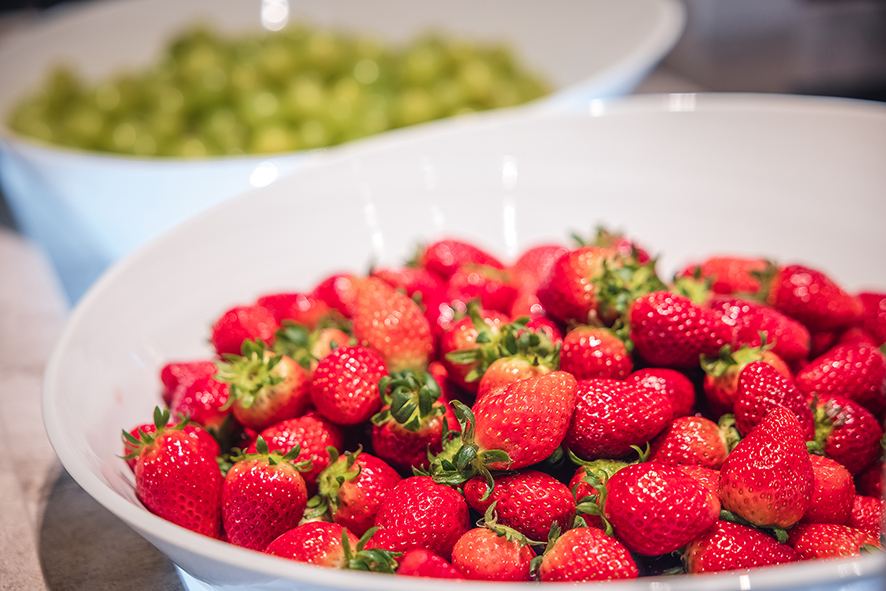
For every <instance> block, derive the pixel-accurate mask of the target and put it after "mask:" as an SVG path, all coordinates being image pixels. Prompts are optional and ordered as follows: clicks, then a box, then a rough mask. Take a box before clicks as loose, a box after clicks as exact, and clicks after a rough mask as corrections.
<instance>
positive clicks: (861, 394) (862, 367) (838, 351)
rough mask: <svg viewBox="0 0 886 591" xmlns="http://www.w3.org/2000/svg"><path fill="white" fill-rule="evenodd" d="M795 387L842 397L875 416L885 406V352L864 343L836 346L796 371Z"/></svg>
mask: <svg viewBox="0 0 886 591" xmlns="http://www.w3.org/2000/svg"><path fill="white" fill-rule="evenodd" d="M797 386H799V387H800V389H801V390H803V392H806V393H807V394H809V395H811V394H813V393H815V394H817V395H818V396H831V395H836V396H842V397H844V398H849V399H850V400H854V401H856V402H858V403H859V404H861V405H862V406H864V407H865V408H867V409H868V410H869V411H871V413H873V414H874V416H879V415H880V414H881V413H882V412H883V410H884V409H886V355H884V354H883V352H882V351H880V349H879V348H877V347H873V346H871V345H868V344H865V343H847V344H842V345H835V346H834V347H833V348H831V349H830V350H829V351H827V352H826V353H824V354H823V355H821V356H820V357H818V358H816V359H813V360H812V361H811V362H810V363H809V364H808V365H806V366H805V367H803V368H802V369H800V371H798V372H797Z"/></svg>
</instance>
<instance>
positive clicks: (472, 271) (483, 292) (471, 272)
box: [446, 264, 517, 314]
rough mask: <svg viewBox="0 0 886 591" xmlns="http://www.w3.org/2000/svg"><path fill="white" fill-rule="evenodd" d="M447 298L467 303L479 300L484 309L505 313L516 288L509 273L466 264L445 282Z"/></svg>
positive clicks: (509, 306) (515, 294) (513, 297)
mask: <svg viewBox="0 0 886 591" xmlns="http://www.w3.org/2000/svg"><path fill="white" fill-rule="evenodd" d="M446 285H447V290H448V292H449V294H450V295H449V297H448V299H449V300H455V299H457V300H460V301H462V302H464V303H465V304H467V303H468V302H470V301H471V300H479V301H480V305H481V306H483V308H484V309H486V310H498V311H499V312H502V313H505V314H507V313H508V312H509V311H510V310H511V306H512V305H513V303H514V299H515V298H516V297H517V289H516V288H515V287H514V286H513V285H512V284H511V276H510V274H509V273H508V272H507V271H505V270H502V269H499V268H495V267H490V266H487V265H477V264H467V265H463V266H461V267H459V268H458V269H457V270H456V271H455V273H453V274H452V275H451V276H450V277H449V281H448V282H447V284H446Z"/></svg>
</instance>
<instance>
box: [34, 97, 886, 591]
mask: <svg viewBox="0 0 886 591" xmlns="http://www.w3.org/2000/svg"><path fill="white" fill-rule="evenodd" d="M392 137H393V136H390V137H388V138H381V137H380V138H377V139H376V140H369V141H367V142H365V143H363V144H362V145H360V146H357V145H354V146H352V147H350V148H346V149H344V150H342V151H340V152H338V153H336V154H332V153H330V154H329V155H328V158H325V159H324V160H325V162H319V163H317V164H316V165H314V166H312V167H311V168H309V169H306V170H304V171H302V172H301V173H300V174H298V175H292V176H290V177H287V178H285V179H281V180H280V181H278V182H277V183H274V184H272V185H270V186H268V187H265V188H263V189H257V190H255V191H252V192H250V193H248V194H246V195H243V196H240V197H237V198H235V199H232V200H229V201H228V202H226V203H224V204H222V205H219V206H217V207H216V208H214V209H212V210H211V211H209V212H206V213H204V214H201V215H200V216H198V217H196V218H195V219H192V220H189V221H187V222H185V223H184V224H182V225H180V226H179V227H177V228H175V229H174V230H172V231H170V232H168V233H167V234H165V235H164V236H163V237H162V238H160V239H157V240H155V241H153V242H152V243H150V244H149V245H148V246H146V247H143V248H141V249H139V250H138V252H136V253H135V254H133V255H131V256H129V257H127V258H126V259H125V260H124V261H121V262H120V263H118V264H116V265H115V266H114V267H113V268H112V269H111V270H110V271H108V272H107V273H106V274H105V275H104V276H103V277H102V278H101V279H100V280H99V281H98V282H97V283H96V285H95V286H94V287H93V288H92V289H91V290H90V291H89V292H88V293H87V295H86V296H85V297H84V298H83V299H82V300H81V301H80V303H79V304H78V305H77V307H76V308H75V310H74V311H73V313H72V315H71V317H70V319H69V321H68V324H67V326H66V328H65V330H64V333H63V335H62V337H61V338H60V340H59V342H58V344H57V346H56V348H55V350H54V352H53V355H52V357H51V360H50V362H49V365H48V367H47V370H46V376H45V386H44V400H43V404H44V406H43V410H44V416H45V422H46V428H47V431H48V433H49V436H50V439H51V441H52V444H53V446H54V447H55V450H56V451H57V453H58V455H59V457H60V458H61V461H62V463H63V464H64V466H65V468H66V469H67V470H68V472H69V473H70V474H71V475H72V476H73V477H74V479H75V480H76V481H77V482H78V483H79V484H80V485H81V486H82V487H83V488H84V489H85V490H86V491H87V492H88V493H89V494H91V495H92V496H93V497H95V498H96V499H97V500H98V501H99V502H100V503H102V504H103V505H104V506H106V507H107V508H108V509H110V510H111V511H112V512H114V513H115V514H116V515H118V516H119V517H120V518H121V519H123V520H124V521H125V522H126V523H128V524H129V525H131V526H132V527H133V528H134V529H135V530H137V531H138V532H139V533H141V534H142V535H143V536H145V537H146V538H147V539H148V540H149V541H151V542H152V543H153V544H155V545H156V546H157V547H158V548H159V549H160V550H161V551H163V552H164V553H165V554H167V555H168V556H169V557H170V558H171V559H172V560H173V561H174V562H175V563H176V564H177V565H178V566H179V567H180V568H181V569H183V570H184V571H186V572H187V573H189V575H190V577H193V578H194V579H196V580H198V581H203V582H205V583H206V584H209V585H214V586H216V587H217V588H220V589H229V588H237V587H238V586H241V585H247V584H248V585H253V586H252V587H250V589H267V590H271V589H283V588H292V586H293V585H295V587H296V588H298V589H363V590H367V591H368V590H383V591H407V590H410V591H411V590H413V589H415V588H417V587H418V584H417V583H416V582H415V581H414V580H404V579H401V578H395V577H389V576H374V575H366V574H357V573H352V572H340V571H331V570H323V569H317V568H313V567H310V566H306V565H302V564H296V563H292V562H289V561H286V560H283V559H278V558H275V557H271V556H264V555H260V554H256V553H254V552H250V551H247V550H243V549H240V548H236V547H234V546H230V545H227V544H225V543H222V542H219V541H216V540H213V539H209V538H206V537H203V536H200V535H197V534H194V533H192V532H189V531H185V530H183V529H181V528H179V527H178V526H175V525H173V524H171V523H169V522H166V521H164V520H162V519H160V518H158V517H155V516H154V515H152V514H150V513H148V512H147V511H146V510H144V509H143V508H142V507H141V505H140V504H139V502H138V501H137V500H136V496H135V494H134V491H133V485H132V477H131V474H130V471H129V469H128V468H127V466H126V465H125V464H124V463H123V461H122V460H121V459H120V458H118V457H117V454H118V453H119V451H120V446H121V443H120V439H119V433H120V429H122V428H124V427H130V426H132V425H135V424H138V423H140V422H143V421H144V419H145V417H148V416H150V413H151V410H152V408H153V407H154V406H155V405H156V404H157V403H158V400H159V397H158V391H159V390H158V372H159V369H160V367H161V366H162V365H163V364H164V363H165V362H167V361H169V360H171V359H186V358H195V357H205V356H210V355H212V351H211V350H210V348H209V347H208V344H207V342H206V341H207V335H208V330H209V326H210V324H211V322H212V321H213V320H214V319H215V318H216V317H217V316H218V315H220V314H221V313H222V312H223V311H224V310H225V309H227V308H228V307H230V306H232V305H235V304H238V303H246V302H249V301H252V300H253V299H254V298H256V297H257V296H259V295H261V294H263V293H267V292H272V291H275V290H279V289H290V290H307V289H310V288H311V287H312V286H313V285H314V284H315V282H316V281H318V280H319V279H320V278H322V277H323V276H325V275H327V274H329V273H332V272H335V271H340V270H352V271H355V272H360V271H361V270H363V269H365V268H367V265H368V262H369V261H371V260H376V261H380V262H385V261H388V262H395V261H399V260H402V259H403V258H405V257H407V256H408V255H409V254H410V253H411V252H412V249H413V247H414V246H415V244H416V242H417V241H419V240H423V239H425V240H426V239H430V238H435V237H441V236H452V235H454V236H458V237H464V238H469V239H473V240H476V241H477V242H479V243H480V244H482V245H484V246H486V247H487V248H490V249H492V250H493V251H495V252H497V253H499V254H500V255H502V256H509V255H513V254H514V253H516V252H517V251H518V249H520V248H523V247H527V246H531V245H533V244H536V243H537V242H539V241H542V240H548V239H558V240H566V236H568V234H569V232H570V231H585V232H587V231H589V230H590V229H592V228H593V227H595V225H596V224H598V223H605V224H607V225H609V226H610V227H613V228H621V229H623V230H626V231H627V232H628V233H629V235H630V236H632V237H634V238H636V239H638V240H639V241H640V242H641V243H642V244H644V245H647V246H648V247H650V248H651V249H652V251H653V252H655V253H659V252H660V253H663V255H664V256H662V258H661V265H662V270H663V271H664V272H667V271H668V270H669V269H675V268H677V267H679V266H681V265H682V264H685V263H686V262H689V261H691V260H697V258H698V257H700V256H703V255H706V254H711V253H724V252H726V253H748V254H765V255H769V256H771V257H773V258H775V259H776V260H778V261H782V262H788V261H803V262H806V263H807V264H809V265H812V266H815V267H817V268H820V269H822V270H824V271H826V272H827V273H829V274H831V275H832V276H833V277H834V278H836V279H837V280H838V281H839V282H841V283H843V284H844V285H845V286H846V287H847V288H849V289H860V288H862V287H871V288H879V289H881V290H882V289H884V288H886V265H884V264H883V260H882V256H883V253H884V252H886V233H884V232H883V231H882V228H883V226H884V222H886V199H884V187H886V167H883V166H882V163H883V162H884V161H886V144H884V142H883V138H884V137H886V105H882V104H876V103H866V102H860V101H847V100H840V99H820V98H808V97H807V98H800V97H785V96H752V95H670V96H657V95H656V96H638V97H629V98H626V99H622V100H621V101H611V102H607V101H600V102H594V103H593V104H592V107H591V109H590V111H589V112H588V113H584V114H538V113H536V114H531V115H529V114H525V113H524V114H520V113H516V112H501V113H498V114H496V115H495V116H491V117H488V118H485V119H483V120H482V122H475V124H473V125H467V124H465V125H455V126H450V127H447V128H446V130H445V132H441V133H438V134H436V135H434V136H428V135H425V134H423V133H421V132H418V131H416V132H414V133H409V132H404V133H402V134H398V135H397V136H396V138H393V139H392ZM327 224H329V225H330V226H327ZM333 224H334V227H335V230H333V231H330V230H328V229H327V227H332V225H333ZM339 237H341V238H339ZM336 238H338V239H336ZM884 566H886V563H884V560H883V556H882V555H877V556H873V555H870V556H864V557H861V558H855V559H845V560H837V561H822V562H807V563H803V564H799V565H792V566H783V567H776V568H770V569H761V570H758V571H752V572H746V573H734V574H722V575H709V576H700V577H680V578H652V579H641V580H638V581H635V582H631V583H626V584H618V585H611V586H606V587H605V588H606V589H631V590H639V589H645V590H651V589H658V590H661V589H675V588H679V589H707V590H713V589H736V590H737V589H755V590H756V589H774V588H779V589H787V588H801V587H802V588H807V589H812V588H814V589H822V590H823V589H829V590H836V589H839V588H841V586H843V585H849V584H852V585H855V586H853V587H851V588H852V589H856V590H862V589H864V590H871V591H873V590H874V589H881V588H882V585H883V583H884V579H883V574H884V573H883V571H884ZM122 568H125V566H123V567H122ZM420 586H421V588H422V589H426V590H428V591H431V590H435V591H436V590H439V591H443V590H444V589H450V588H451V583H445V582H438V581H427V582H424V581H422V583H421V584H420ZM584 587H586V588H594V587H593V585H587V586H583V588H584ZM460 588H462V589H465V590H471V591H473V590H480V589H487V588H488V587H487V586H486V585H481V584H474V583H466V584H464V585H460ZM517 588H521V589H522V588H523V587H522V586H519V587H518V586H515V585H509V584H501V585H498V586H496V589H503V590H507V589H517ZM601 588H602V587H601ZM848 588H849V587H847V589H848Z"/></svg>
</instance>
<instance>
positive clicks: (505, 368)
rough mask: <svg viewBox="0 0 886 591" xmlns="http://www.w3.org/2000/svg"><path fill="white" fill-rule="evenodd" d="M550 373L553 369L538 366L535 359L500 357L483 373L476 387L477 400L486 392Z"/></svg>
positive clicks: (515, 356) (518, 356)
mask: <svg viewBox="0 0 886 591" xmlns="http://www.w3.org/2000/svg"><path fill="white" fill-rule="evenodd" d="M552 371H554V369H553V368H551V367H549V366H548V365H544V364H540V363H538V360H537V359H529V358H528V357H526V356H523V355H512V356H510V357H501V358H499V359H496V360H495V361H493V362H492V363H491V364H490V365H489V367H487V368H486V371H484V372H483V376H482V377H481V378H480V384H479V386H477V398H478V399H479V398H482V397H483V396H484V395H485V394H486V393H487V392H490V391H491V390H495V389H497V388H500V387H502V386H506V385H508V384H512V383H514V382H519V381H520V380H527V379H529V378H536V377H538V376H543V375H545V374H547V373H551V372H552Z"/></svg>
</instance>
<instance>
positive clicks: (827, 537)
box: [788, 523, 880, 560]
mask: <svg viewBox="0 0 886 591" xmlns="http://www.w3.org/2000/svg"><path fill="white" fill-rule="evenodd" d="M788 543H789V544H790V545H791V546H793V548H794V550H796V551H797V553H798V554H799V555H800V557H801V558H802V559H804V560H814V559H822V558H838V557H841V556H858V555H859V554H860V553H861V547H862V546H863V545H865V544H869V545H872V546H878V547H880V540H879V539H878V537H877V536H874V535H873V534H871V533H870V532H866V531H864V530H860V529H856V528H853V527H849V526H847V525H840V524H835V523H799V524H797V526H796V527H793V528H791V529H790V530H788Z"/></svg>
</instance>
